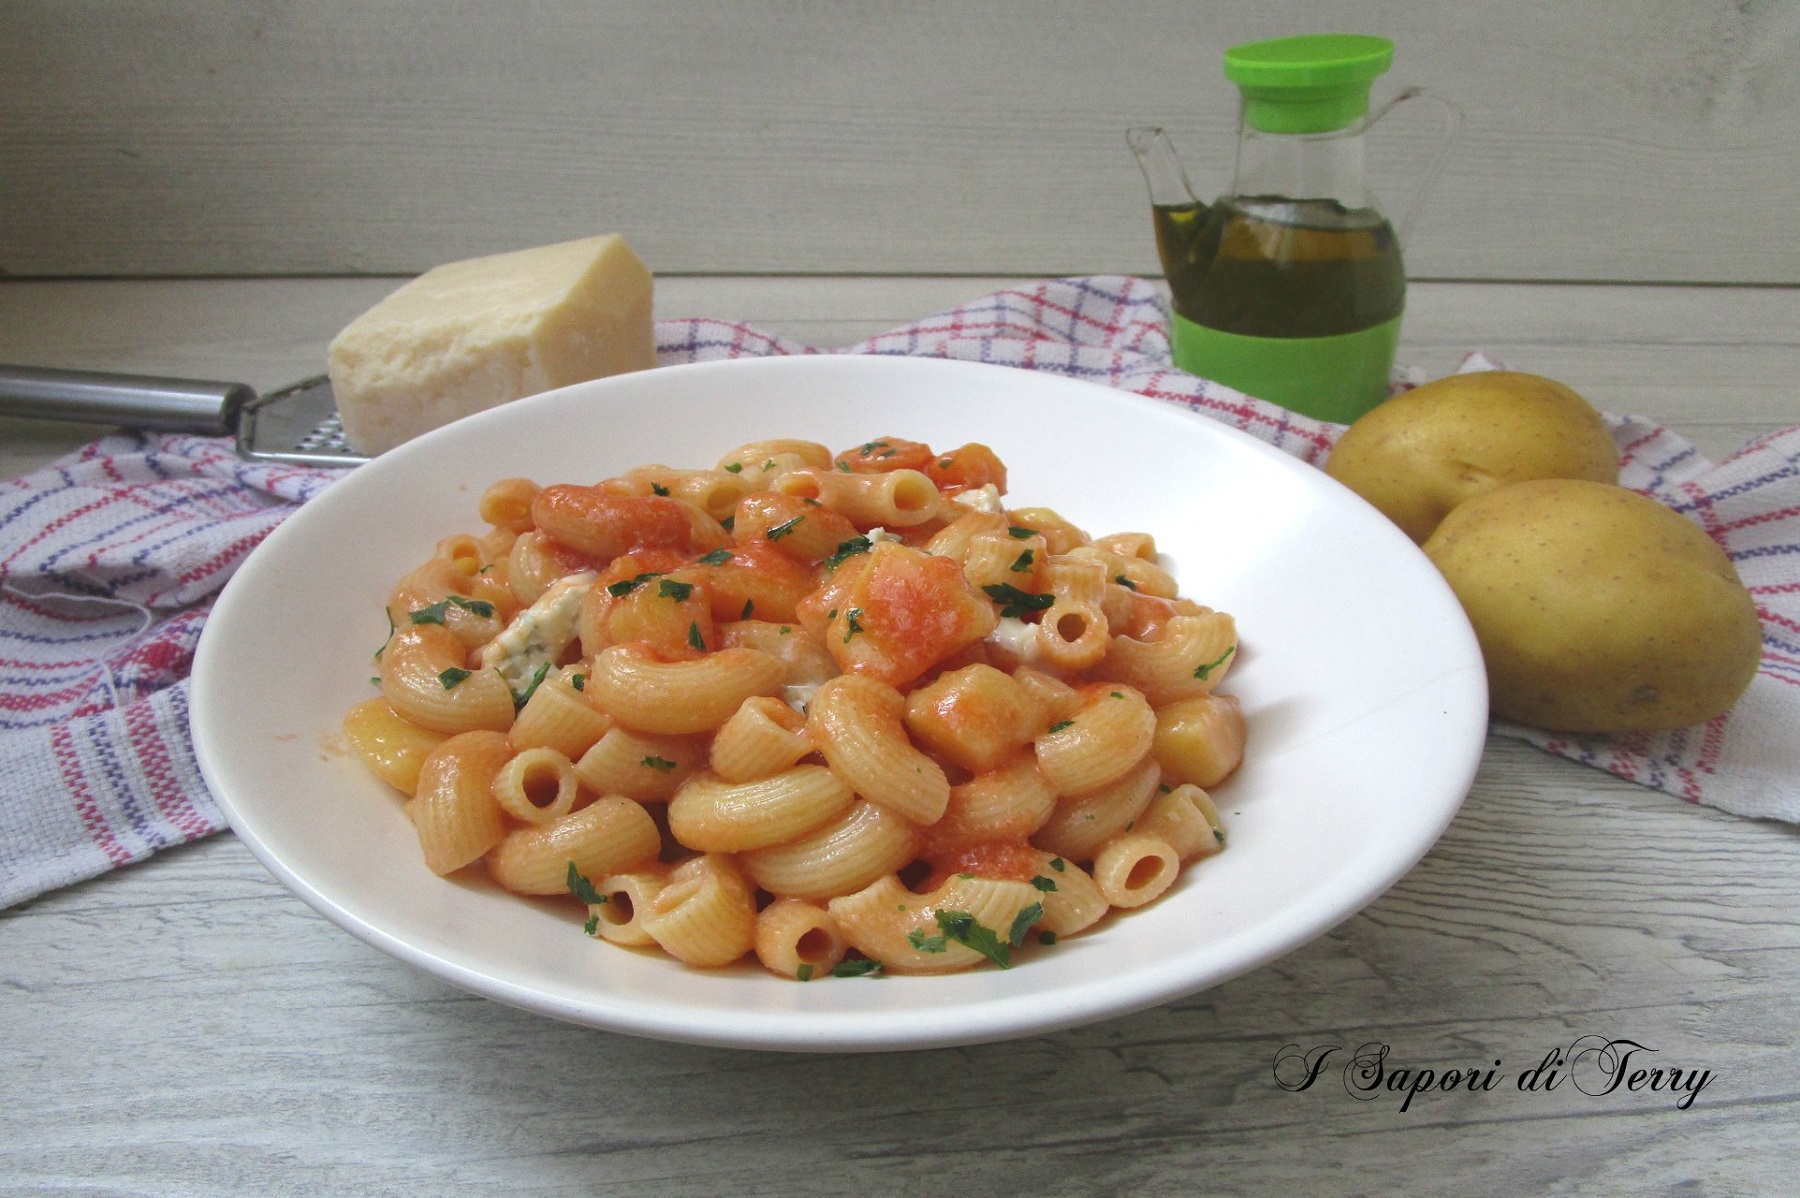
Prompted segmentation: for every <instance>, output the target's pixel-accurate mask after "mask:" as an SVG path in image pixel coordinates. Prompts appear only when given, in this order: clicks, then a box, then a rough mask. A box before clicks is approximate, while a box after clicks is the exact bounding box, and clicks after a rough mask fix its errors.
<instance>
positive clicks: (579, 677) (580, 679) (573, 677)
mask: <svg viewBox="0 0 1800 1198" xmlns="http://www.w3.org/2000/svg"><path fill="white" fill-rule="evenodd" d="M569 685H570V686H572V687H574V688H575V689H576V690H578V691H584V690H586V689H587V675H586V674H570V675H569Z"/></svg>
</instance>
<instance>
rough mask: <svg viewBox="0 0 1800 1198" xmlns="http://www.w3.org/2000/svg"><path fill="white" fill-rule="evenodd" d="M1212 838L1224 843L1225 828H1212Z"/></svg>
mask: <svg viewBox="0 0 1800 1198" xmlns="http://www.w3.org/2000/svg"><path fill="white" fill-rule="evenodd" d="M1213 839H1214V840H1216V841H1218V842H1219V843H1220V844H1224V843H1225V829H1223V828H1214V829H1213Z"/></svg>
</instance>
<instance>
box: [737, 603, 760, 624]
mask: <svg viewBox="0 0 1800 1198" xmlns="http://www.w3.org/2000/svg"><path fill="white" fill-rule="evenodd" d="M755 610H756V600H754V599H746V600H744V610H743V611H742V612H740V613H738V619H740V620H748V619H749V618H750V613H751V612H753V611H755Z"/></svg>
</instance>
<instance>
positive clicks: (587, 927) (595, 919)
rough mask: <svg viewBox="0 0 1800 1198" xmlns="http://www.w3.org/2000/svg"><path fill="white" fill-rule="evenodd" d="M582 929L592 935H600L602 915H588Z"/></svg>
mask: <svg viewBox="0 0 1800 1198" xmlns="http://www.w3.org/2000/svg"><path fill="white" fill-rule="evenodd" d="M581 930H582V931H584V932H586V933H587V934H588V935H590V936H598V935H599V934H600V917H599V916H598V915H590V916H588V917H587V922H586V923H584V924H582V925H581Z"/></svg>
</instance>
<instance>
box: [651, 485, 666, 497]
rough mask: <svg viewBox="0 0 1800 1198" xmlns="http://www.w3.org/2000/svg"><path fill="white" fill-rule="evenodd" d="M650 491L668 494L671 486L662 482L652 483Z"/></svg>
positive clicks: (653, 493)
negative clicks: (668, 486) (666, 485)
mask: <svg viewBox="0 0 1800 1198" xmlns="http://www.w3.org/2000/svg"><path fill="white" fill-rule="evenodd" d="M650 493H651V494H652V495H667V494H668V493H669V488H667V487H665V486H663V485H662V484H661V483H651V484H650Z"/></svg>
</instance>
